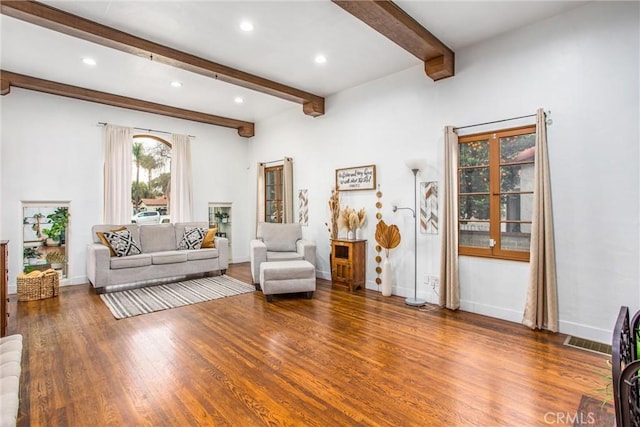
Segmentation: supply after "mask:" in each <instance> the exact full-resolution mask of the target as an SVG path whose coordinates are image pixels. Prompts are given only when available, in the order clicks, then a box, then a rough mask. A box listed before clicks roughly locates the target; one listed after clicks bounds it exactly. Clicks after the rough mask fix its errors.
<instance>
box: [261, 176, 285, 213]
mask: <svg viewBox="0 0 640 427" xmlns="http://www.w3.org/2000/svg"><path fill="white" fill-rule="evenodd" d="M283 172H284V166H283V165H279V166H273V167H268V168H265V170H264V177H265V180H264V183H265V184H264V186H265V189H264V190H265V191H264V194H265V209H264V211H265V219H264V221H265V222H284V210H283V209H284V201H283V199H284V197H283V194H284V190H283V179H282V174H283Z"/></svg>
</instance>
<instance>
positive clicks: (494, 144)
mask: <svg viewBox="0 0 640 427" xmlns="http://www.w3.org/2000/svg"><path fill="white" fill-rule="evenodd" d="M534 160H535V126H533V125H532V126H525V127H519V128H514V129H504V130H499V131H493V132H487V133H482V134H474V135H466V136H462V137H460V138H459V167H458V179H459V221H458V228H459V244H458V252H459V254H460V255H474V256H484V257H491V258H504V259H513V260H522V261H528V260H529V246H530V242H531V219H532V212H533V182H534V181H533V170H534Z"/></svg>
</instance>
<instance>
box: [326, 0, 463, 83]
mask: <svg viewBox="0 0 640 427" xmlns="http://www.w3.org/2000/svg"><path fill="white" fill-rule="evenodd" d="M332 1H333V3H335V4H336V5H338V6H340V7H341V8H343V9H344V10H346V11H347V12H349V13H350V14H352V15H353V16H355V17H356V18H358V19H359V20H361V21H362V22H364V23H365V24H367V25H368V26H370V27H371V28H373V29H374V30H376V31H377V32H379V33H380V34H382V35H383V36H385V37H387V38H388V39H389V40H391V41H392V42H394V43H396V44H397V45H399V46H400V47H402V48H403V49H405V50H406V51H407V52H409V53H411V54H412V55H414V56H415V57H417V58H418V59H420V60H421V61H423V62H424V69H425V73H426V74H427V75H428V76H429V77H430V78H431V79H433V80H440V79H444V78H447V77H451V76H453V75H454V73H455V54H454V53H453V51H452V50H451V49H449V48H448V47H447V46H446V45H445V44H444V43H442V42H441V41H440V40H438V38H436V36H434V35H433V34H431V33H430V32H429V31H427V29H426V28H424V27H423V26H422V25H420V24H419V23H418V22H417V21H416V20H415V19H413V18H412V17H411V16H409V15H408V14H407V13H406V12H405V11H403V10H402V9H400V8H399V7H398V6H397V5H396V4H395V3H393V2H392V1H389V0H332Z"/></svg>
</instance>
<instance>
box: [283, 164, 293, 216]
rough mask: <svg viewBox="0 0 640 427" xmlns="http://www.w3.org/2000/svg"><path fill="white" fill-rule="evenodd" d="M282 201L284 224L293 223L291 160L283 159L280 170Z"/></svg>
mask: <svg viewBox="0 0 640 427" xmlns="http://www.w3.org/2000/svg"><path fill="white" fill-rule="evenodd" d="M282 175H283V176H282V181H283V182H282V193H283V194H282V201H283V203H284V218H283V221H282V222H284V223H291V222H295V218H294V217H293V159H291V158H289V157H285V158H284V168H283V170H282Z"/></svg>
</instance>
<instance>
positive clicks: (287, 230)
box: [250, 222, 316, 285]
mask: <svg viewBox="0 0 640 427" xmlns="http://www.w3.org/2000/svg"><path fill="white" fill-rule="evenodd" d="M250 251H251V254H250V255H251V275H252V277H253V283H254V284H255V285H258V284H259V283H260V264H262V263H263V262H277V261H296V260H304V261H308V262H310V263H311V265H313V267H314V269H315V266H316V244H315V242H313V241H311V240H306V239H303V238H302V226H301V225H300V224H297V223H292V224H277V223H268V222H261V223H259V224H258V229H257V232H256V238H255V239H254V240H252V241H251V243H250Z"/></svg>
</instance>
